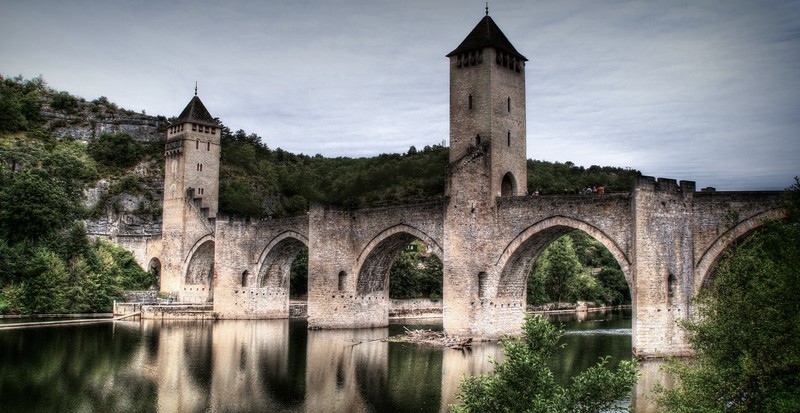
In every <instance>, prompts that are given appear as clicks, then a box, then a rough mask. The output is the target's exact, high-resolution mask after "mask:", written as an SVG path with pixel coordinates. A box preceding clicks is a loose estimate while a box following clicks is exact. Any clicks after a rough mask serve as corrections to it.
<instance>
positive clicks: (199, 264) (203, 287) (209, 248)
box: [181, 236, 215, 302]
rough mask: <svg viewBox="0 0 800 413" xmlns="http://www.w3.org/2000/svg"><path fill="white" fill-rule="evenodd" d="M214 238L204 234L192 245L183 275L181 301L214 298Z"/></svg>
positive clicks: (208, 300) (207, 300)
mask: <svg viewBox="0 0 800 413" xmlns="http://www.w3.org/2000/svg"><path fill="white" fill-rule="evenodd" d="M214 249H215V245H214V238H213V237H211V236H206V237H203V238H201V239H200V240H199V241H197V242H196V243H195V245H194V246H192V249H191V250H190V252H189V255H188V256H187V262H186V265H185V269H186V270H185V271H184V275H183V291H182V292H181V301H186V302H211V301H213V300H214Z"/></svg>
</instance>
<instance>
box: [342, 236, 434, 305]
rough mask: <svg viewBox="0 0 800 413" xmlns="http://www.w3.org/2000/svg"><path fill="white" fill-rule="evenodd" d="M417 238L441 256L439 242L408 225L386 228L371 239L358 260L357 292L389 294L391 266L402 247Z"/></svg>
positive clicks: (360, 293)
mask: <svg viewBox="0 0 800 413" xmlns="http://www.w3.org/2000/svg"><path fill="white" fill-rule="evenodd" d="M415 239H419V240H420V241H422V242H423V243H425V244H427V245H428V246H429V247H430V248H431V249H432V250H433V251H432V252H433V254H435V255H436V256H438V257H440V258H441V257H442V248H441V247H440V246H439V243H438V242H436V241H435V240H434V239H433V238H431V237H430V236H429V235H428V234H426V233H424V232H422V231H420V230H418V229H416V228H414V227H411V226H409V225H405V224H398V225H395V226H393V227H390V228H387V229H386V230H384V231H382V232H381V233H380V234H378V235H376V236H375V237H374V238H372V240H371V241H370V242H369V243H368V244H367V246H366V247H365V248H364V249H363V250H362V251H361V254H360V255H359V257H358V261H357V266H356V268H357V271H356V274H358V278H357V280H356V293H357V294H359V295H366V294H371V293H376V292H383V291H386V290H387V287H388V281H389V270H390V269H391V268H392V263H394V260H395V259H396V258H397V255H398V254H400V252H401V251H402V250H403V248H405V246H406V245H408V244H410V243H411V242H412V241H414V240H415Z"/></svg>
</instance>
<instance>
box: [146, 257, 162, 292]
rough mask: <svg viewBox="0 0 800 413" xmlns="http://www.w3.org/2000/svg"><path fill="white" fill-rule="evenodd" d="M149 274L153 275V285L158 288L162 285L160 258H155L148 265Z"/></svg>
mask: <svg viewBox="0 0 800 413" xmlns="http://www.w3.org/2000/svg"><path fill="white" fill-rule="evenodd" d="M147 272H149V273H150V274H152V275H153V285H155V286H156V287H158V286H159V285H161V260H159V259H158V257H153V258H151V259H150V262H149V263H148V264H147Z"/></svg>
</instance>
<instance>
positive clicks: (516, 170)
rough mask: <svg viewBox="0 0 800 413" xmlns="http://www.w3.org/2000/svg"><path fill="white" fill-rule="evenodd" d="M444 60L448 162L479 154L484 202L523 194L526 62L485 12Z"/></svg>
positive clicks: (524, 180) (525, 162) (524, 178)
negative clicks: (483, 164)
mask: <svg viewBox="0 0 800 413" xmlns="http://www.w3.org/2000/svg"><path fill="white" fill-rule="evenodd" d="M447 57H449V58H450V162H451V163H454V162H458V161H459V160H461V159H462V158H464V157H465V156H470V155H469V154H470V152H475V151H476V150H478V151H481V152H482V153H483V154H485V155H486V157H487V161H488V166H489V169H490V171H489V176H487V177H485V178H486V182H483V185H485V186H486V189H487V193H486V195H487V196H488V197H489V198H490V203H493V201H492V200H493V199H494V198H495V197H498V196H513V195H523V194H524V193H525V190H526V188H527V182H528V175H527V161H526V155H525V149H526V145H525V133H526V131H525V62H526V61H527V60H528V59H526V58H525V56H523V55H522V54H520V53H519V52H517V50H516V49H515V48H514V46H513V45H512V44H511V42H509V41H508V39H507V38H506V36H505V35H504V34H503V32H502V31H500V28H499V27H497V24H495V22H494V20H492V18H491V17H489V14H488V11H487V14H486V17H484V18H483V19H482V20H481V21H480V22H479V23H478V25H477V26H475V28H474V29H472V31H471V32H470V33H469V35H468V36H467V37H466V38H465V39H464V41H463V42H461V44H460V45H459V46H458V47H457V48H456V49H455V50H453V51H452V52H450V53H449V54H448V55H447ZM472 178H473V179H474V177H472ZM453 184H456V182H453ZM450 189H451V191H452V190H453V189H456V188H453V187H450Z"/></svg>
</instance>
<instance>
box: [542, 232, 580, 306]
mask: <svg viewBox="0 0 800 413" xmlns="http://www.w3.org/2000/svg"><path fill="white" fill-rule="evenodd" d="M543 255H546V261H545V264H544V265H543V268H542V271H543V272H544V273H545V275H546V278H545V279H546V284H545V289H546V290H547V293H548V295H549V296H550V299H552V300H555V301H556V302H559V303H560V302H563V301H565V300H566V299H567V293H568V288H567V287H568V285H569V282H570V280H571V279H573V278H575V277H577V276H578V274H580V273H581V271H582V267H581V263H580V262H579V261H578V256H577V255H576V254H575V249H574V248H573V247H572V239H571V238H569V237H561V238H558V239H557V240H555V241H553V244H552V245H551V246H550V247H549V248H548V250H547V252H546V253H545V254H543Z"/></svg>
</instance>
